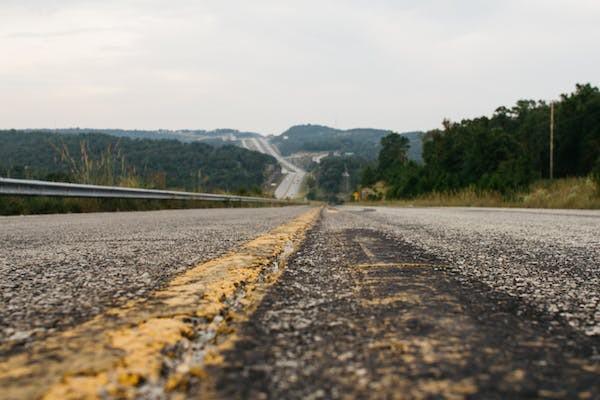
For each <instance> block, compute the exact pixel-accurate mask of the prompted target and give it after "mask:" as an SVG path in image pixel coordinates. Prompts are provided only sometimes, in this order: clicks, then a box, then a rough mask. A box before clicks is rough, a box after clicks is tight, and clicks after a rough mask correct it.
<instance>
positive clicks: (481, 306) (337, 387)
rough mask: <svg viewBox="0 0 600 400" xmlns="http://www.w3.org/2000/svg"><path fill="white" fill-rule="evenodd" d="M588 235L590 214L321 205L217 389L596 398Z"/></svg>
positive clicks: (599, 359) (595, 245)
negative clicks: (302, 243)
mask: <svg viewBox="0 0 600 400" xmlns="http://www.w3.org/2000/svg"><path fill="white" fill-rule="evenodd" d="M599 240H600V212H584V211H575V212H564V211H535V210H527V211H510V210H486V209H392V208H378V209H376V210H374V209H370V210H365V209H362V208H351V207H342V208H340V209H330V210H328V211H326V212H325V213H324V217H323V219H322V221H321V223H320V224H319V225H318V226H317V227H316V228H315V229H314V230H313V231H311V233H310V234H309V236H308V240H307V242H306V244H305V246H304V247H303V248H302V249H300V251H299V252H298V253H297V255H296V256H294V258H293V259H292V260H291V262H290V263H289V265H288V267H287V269H286V271H285V273H284V274H283V276H282V277H281V278H280V279H279V281H278V282H277V284H276V285H275V286H274V287H273V288H272V289H271V290H270V292H269V293H268V295H267V296H266V297H265V298H264V299H263V301H262V303H261V305H260V306H259V307H258V309H257V311H256V312H255V313H254V314H253V315H252V316H251V317H250V318H249V320H248V322H247V323H245V324H243V325H242V326H241V327H240V328H239V332H238V337H239V338H238V340H237V343H236V345H235V347H233V348H231V349H228V350H226V351H225V352H224V354H223V355H224V362H223V365H219V366H216V367H213V368H212V369H211V371H210V373H211V376H212V377H213V379H214V380H215V382H216V383H215V384H214V386H215V387H216V388H217V393H218V397H222V398H285V399H306V398H311V399H329V398H334V399H337V398H339V399H345V398H371V399H429V398H431V399H433V398H447V399H463V398H476V399H508V398H510V399H519V398H548V399H556V398H565V399H567V398H568V399H577V398H579V399H592V398H593V399H596V398H600V353H599V351H600V336H598V333H599V332H598V330H597V328H598V326H599V325H600V313H599V309H598V301H599V299H600V284H599V282H598V279H599V278H600V243H599ZM195 389H196V391H195V392H194V391H193V390H192V392H191V393H193V394H197V393H203V387H202V382H199V383H198V384H197V386H196V387H195Z"/></svg>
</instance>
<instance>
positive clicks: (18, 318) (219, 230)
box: [0, 207, 306, 349]
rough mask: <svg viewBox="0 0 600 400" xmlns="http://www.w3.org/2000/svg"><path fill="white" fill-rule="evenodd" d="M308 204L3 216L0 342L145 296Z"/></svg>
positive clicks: (22, 337) (11, 341) (0, 223)
mask: <svg viewBox="0 0 600 400" xmlns="http://www.w3.org/2000/svg"><path fill="white" fill-rule="evenodd" d="M305 209H306V208H305V207H285V208H243V209H238V208H236V209H199V210H169V211H152V212H120V213H94V214H69V215H39V216H26V217H0V277H1V279H0V295H1V300H2V301H1V304H2V307H0V349H2V347H6V346H9V345H12V344H22V343H24V342H29V341H32V340H34V339H36V338H38V337H43V336H46V335H47V334H52V333H55V332H57V331H60V330H63V329H64V328H65V327H68V326H71V325H74V324H76V323H81V322H82V321H84V320H86V319H90V318H91V317H93V316H94V315H97V314H98V313H100V312H101V311H103V310H105V309H106V308H107V307H111V306H116V305H119V304H122V303H124V302H125V301H127V300H128V299H132V298H140V297H144V296H147V295H148V294H149V293H151V292H152V291H153V290H155V289H156V288H158V287H160V286H161V285H162V284H164V283H165V282H166V281H168V280H169V279H170V278H172V277H173V276H175V275H177V274H180V273H182V272H183V271H185V270H186V269H188V268H190V266H193V265H196V264H198V263H199V262H202V261H204V260H208V259H211V258H214V257H217V256H219V255H221V254H224V253H225V252H227V251H229V250H230V249H232V248H234V247H236V246H238V245H239V244H240V243H243V242H245V241H247V240H250V239H252V238H253V237H256V236H258V235H260V234H261V233H264V232H266V231H268V230H269V229H272V228H273V227H275V226H278V225H280V224H282V223H283V222H285V221H287V220H289V219H291V218H293V217H295V216H297V215H298V214H300V213H301V212H302V211H304V210H305Z"/></svg>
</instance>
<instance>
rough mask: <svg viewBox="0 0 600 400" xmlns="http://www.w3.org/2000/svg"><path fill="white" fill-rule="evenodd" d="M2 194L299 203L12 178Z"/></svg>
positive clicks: (1, 183)
mask: <svg viewBox="0 0 600 400" xmlns="http://www.w3.org/2000/svg"><path fill="white" fill-rule="evenodd" d="M0 195H9V196H52V197H96V198H98V197H102V198H118V199H152V200H202V201H230V202H246V203H288V204H297V203H293V202H290V201H287V200H278V199H270V198H266V197H249V196H234V195H227V194H212V193H192V192H178V191H171V190H152V189H134V188H122V187H116V186H98V185H80V184H76V183H63V182H47V181H36V180H26V179H11V178H0Z"/></svg>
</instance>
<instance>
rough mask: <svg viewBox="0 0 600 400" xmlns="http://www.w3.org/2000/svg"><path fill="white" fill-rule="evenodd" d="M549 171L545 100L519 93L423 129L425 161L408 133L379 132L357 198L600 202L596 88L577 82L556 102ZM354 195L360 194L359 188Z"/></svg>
mask: <svg viewBox="0 0 600 400" xmlns="http://www.w3.org/2000/svg"><path fill="white" fill-rule="evenodd" d="M554 110H555V111H554V112H555V131H554V135H555V136H554V137H555V140H554V144H555V150H554V160H555V163H554V178H557V179H555V180H549V179H548V178H549V175H550V171H549V154H550V140H549V126H550V104H548V103H546V102H544V101H537V102H536V101H532V100H523V101H519V102H517V104H516V105H515V106H514V107H512V108H510V109H509V108H506V107H500V108H498V109H497V110H496V111H495V113H494V114H493V116H492V117H491V118H488V117H480V118H475V119H470V120H463V121H461V122H450V121H444V124H443V125H444V128H443V129H441V130H440V129H438V130H433V131H430V132H427V133H426V134H425V139H424V144H423V160H424V163H423V164H417V163H415V162H413V161H411V160H409V158H408V157H407V151H408V146H409V143H408V140H407V139H406V138H404V137H402V136H401V135H398V134H394V133H393V134H390V135H388V136H386V137H384V138H382V139H381V151H380V153H379V157H378V159H377V161H376V162H374V163H371V164H370V165H368V166H367V167H365V168H364V169H363V170H362V177H361V185H360V198H361V200H371V201H374V200H375V201H385V202H390V201H392V202H393V203H394V204H414V205H464V206H520V207H548V208H600V204H599V203H600V91H599V90H598V88H597V87H593V86H591V85H589V84H586V85H577V87H576V90H575V92H573V93H571V94H564V95H562V96H561V98H560V101H558V102H556V103H555V104H554ZM357 197H359V196H357Z"/></svg>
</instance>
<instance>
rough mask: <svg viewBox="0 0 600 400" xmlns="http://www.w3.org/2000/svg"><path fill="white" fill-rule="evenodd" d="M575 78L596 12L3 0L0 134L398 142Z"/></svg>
mask: <svg viewBox="0 0 600 400" xmlns="http://www.w3.org/2000/svg"><path fill="white" fill-rule="evenodd" d="M577 82H591V83H592V84H594V85H599V84H600V1H599V0H497V1H496V0H487V1H486V0H447V1H442V0H438V1H435V0H414V1H411V0H404V1H403V0H397V1H391V0H387V1H386V0H365V1H360V0H343V1H342V0H339V1H338V0H331V1H329V0H318V1H313V0H296V1H285V0H272V1H267V0H251V1H250V0H237V1H227V0H220V1H208V0H194V1H191V0H190V1H187V0H171V1H167V0H164V1H159V0H0V128H26V127H30V128H42V127H47V128H61V127H75V126H79V127H90V128H91V127H93V128H139V129H159V128H163V129H181V128H188V129H214V128H225V127H228V128H235V129H240V130H250V131H258V132H261V133H266V134H270V133H274V134H278V133H281V132H282V131H283V130H285V129H286V128H287V127H289V126H290V125H294V124H300V123H318V124H326V125H331V126H335V127H339V128H351V127H374V128H384V129H392V130H395V131H400V132H402V131H408V130H426V129H431V128H435V127H438V126H440V123H441V121H442V119H443V118H445V117H448V118H450V119H453V120H460V119H461V118H468V117H473V116H477V115H481V114H490V113H491V112H493V110H494V109H495V108H496V107H497V106H499V105H512V104H514V102H515V101H516V100H518V99H520V98H534V99H551V98H555V97H558V95H559V94H560V93H564V92H568V91H571V90H572V89H573V88H574V85H575V83H577Z"/></svg>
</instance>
